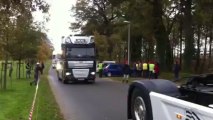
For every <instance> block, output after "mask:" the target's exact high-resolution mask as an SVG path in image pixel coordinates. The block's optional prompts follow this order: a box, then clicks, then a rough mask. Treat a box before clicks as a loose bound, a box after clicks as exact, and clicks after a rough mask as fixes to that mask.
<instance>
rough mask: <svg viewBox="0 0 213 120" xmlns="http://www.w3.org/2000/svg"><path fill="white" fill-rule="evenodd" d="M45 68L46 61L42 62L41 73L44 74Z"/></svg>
mask: <svg viewBox="0 0 213 120" xmlns="http://www.w3.org/2000/svg"><path fill="white" fill-rule="evenodd" d="M44 68H45V66H44V63H43V62H41V74H43V71H44Z"/></svg>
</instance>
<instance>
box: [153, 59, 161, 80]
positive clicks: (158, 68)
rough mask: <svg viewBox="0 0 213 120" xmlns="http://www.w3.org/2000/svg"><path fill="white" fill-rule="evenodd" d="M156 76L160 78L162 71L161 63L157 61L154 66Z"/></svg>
mask: <svg viewBox="0 0 213 120" xmlns="http://www.w3.org/2000/svg"><path fill="white" fill-rule="evenodd" d="M153 72H154V77H155V79H158V76H159V73H160V67H159V63H158V62H156V63H155V67H154V71H153Z"/></svg>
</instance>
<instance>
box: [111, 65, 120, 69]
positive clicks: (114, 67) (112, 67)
mask: <svg viewBox="0 0 213 120" xmlns="http://www.w3.org/2000/svg"><path fill="white" fill-rule="evenodd" d="M110 68H111V69H117V68H118V66H117V65H110Z"/></svg>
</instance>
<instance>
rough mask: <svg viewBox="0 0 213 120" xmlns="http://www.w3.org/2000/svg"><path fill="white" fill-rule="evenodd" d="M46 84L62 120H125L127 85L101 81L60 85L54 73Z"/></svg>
mask: <svg viewBox="0 0 213 120" xmlns="http://www.w3.org/2000/svg"><path fill="white" fill-rule="evenodd" d="M49 83H50V86H51V88H52V91H53V93H54V95H55V98H56V101H57V103H58V104H59V107H60V110H61V112H62V114H63V115H64V118H65V120H127V92H128V85H126V84H121V83H119V82H114V81H110V80H104V79H96V83H95V84H83V83H79V84H63V83H61V82H60V81H58V80H57V77H56V73H55V70H53V69H50V71H49Z"/></svg>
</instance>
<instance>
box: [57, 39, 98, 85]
mask: <svg viewBox="0 0 213 120" xmlns="http://www.w3.org/2000/svg"><path fill="white" fill-rule="evenodd" d="M61 48H62V59H61V60H60V62H59V63H58V64H57V65H56V66H57V67H56V68H57V69H56V71H57V75H58V79H59V80H61V81H62V82H63V83H67V82H78V81H84V82H88V83H94V82H95V78H96V52H95V42H94V37H93V36H75V35H73V36H68V37H66V38H64V39H62V44H61Z"/></svg>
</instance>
